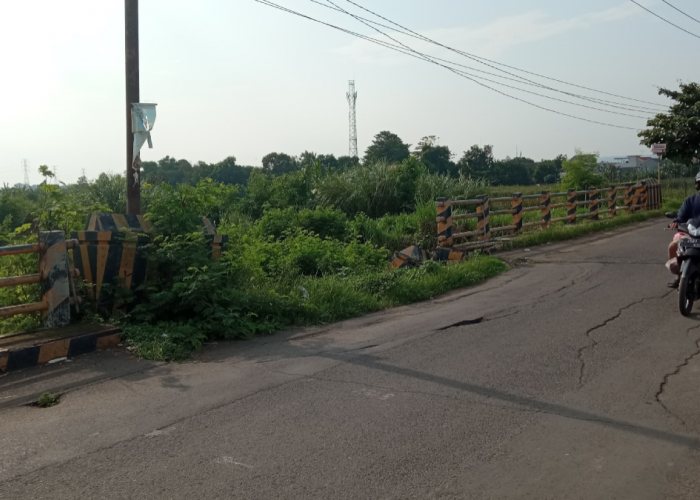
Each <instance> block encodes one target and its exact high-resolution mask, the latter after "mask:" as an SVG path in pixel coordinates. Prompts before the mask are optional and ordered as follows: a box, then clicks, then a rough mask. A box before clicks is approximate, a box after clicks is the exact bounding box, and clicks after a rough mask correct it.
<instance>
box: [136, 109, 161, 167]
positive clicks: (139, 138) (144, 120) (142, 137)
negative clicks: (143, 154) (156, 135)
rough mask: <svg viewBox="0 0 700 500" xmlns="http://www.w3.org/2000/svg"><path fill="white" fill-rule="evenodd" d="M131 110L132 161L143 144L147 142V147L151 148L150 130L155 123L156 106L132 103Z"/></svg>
mask: <svg viewBox="0 0 700 500" xmlns="http://www.w3.org/2000/svg"><path fill="white" fill-rule="evenodd" d="M132 106H133V107H132V108H131V131H132V132H133V133H134V157H133V158H132V160H131V161H134V160H135V159H136V157H137V156H138V155H139V152H140V151H141V148H142V147H143V145H144V143H145V142H146V141H148V147H149V148H151V149H152V148H153V142H152V141H151V130H153V124H154V123H155V121H156V106H157V104H146V103H133V104H132Z"/></svg>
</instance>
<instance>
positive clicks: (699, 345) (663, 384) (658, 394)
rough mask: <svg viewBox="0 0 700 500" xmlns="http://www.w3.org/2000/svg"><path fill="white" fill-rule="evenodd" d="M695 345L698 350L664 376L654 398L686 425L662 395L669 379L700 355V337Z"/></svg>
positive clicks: (695, 327) (687, 331)
mask: <svg viewBox="0 0 700 500" xmlns="http://www.w3.org/2000/svg"><path fill="white" fill-rule="evenodd" d="M698 328H700V326H694V327H692V328H688V330H686V332H685V334H686V335H689V334H690V332H691V331H693V330H697V329H698ZM695 347H696V350H695V351H694V352H693V353H691V354H690V356H688V357H687V358H685V360H683V362H682V363H681V364H679V365H678V366H676V369H675V370H674V371H672V372H670V373H667V374H665V375H664V378H663V380H662V381H661V384H659V390H658V391H656V394H655V395H654V399H656V402H657V403H659V405H661V407H662V408H663V409H664V411H666V413H668V414H669V415H671V416H672V417H674V418H676V419H677V420H678V421H679V422H680V423H681V424H683V425H685V420H683V419H682V418H681V417H680V416H678V415H676V414H675V413H674V412H672V411H671V410H670V409H669V408H668V407H667V406H666V405H665V404H664V402H663V401H662V400H661V396H662V395H663V393H664V390H665V389H666V386H667V385H668V381H669V380H670V379H671V377H673V376H675V375H678V374H679V373H680V372H681V370H682V369H683V368H684V367H686V366H688V365H689V364H690V362H691V361H692V360H693V358H694V357H696V356H698V355H700V338H698V339H696V340H695Z"/></svg>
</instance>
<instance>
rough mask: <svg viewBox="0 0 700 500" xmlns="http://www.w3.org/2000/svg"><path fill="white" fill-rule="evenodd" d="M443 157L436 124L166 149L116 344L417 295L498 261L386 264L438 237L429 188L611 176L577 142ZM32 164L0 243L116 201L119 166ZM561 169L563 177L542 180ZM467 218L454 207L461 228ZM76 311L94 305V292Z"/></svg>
mask: <svg viewBox="0 0 700 500" xmlns="http://www.w3.org/2000/svg"><path fill="white" fill-rule="evenodd" d="M453 159H454V155H453V153H452V152H451V151H450V149H449V148H448V147H447V146H441V145H439V144H438V139H437V138H435V137H433V136H427V137H424V138H423V139H422V140H421V141H420V142H419V144H418V146H417V147H416V148H415V149H414V150H413V152H411V150H410V146H409V145H408V144H406V143H404V142H403V141H401V139H400V138H398V136H396V135H395V134H392V133H390V132H381V133H380V134H378V135H377V136H376V138H375V141H374V143H373V144H372V145H371V146H370V147H369V148H368V150H367V152H366V154H365V161H363V162H362V163H360V162H359V159H358V158H350V157H340V158H335V157H334V156H333V155H319V154H316V153H312V152H308V151H306V152H304V153H302V154H301V155H300V156H299V157H293V156H290V155H286V154H283V153H271V154H269V155H267V156H265V158H264V159H263V168H253V167H246V166H239V165H237V163H236V159H235V158H234V157H233V156H230V157H228V158H226V159H225V160H223V161H221V162H219V163H216V164H206V163H204V162H198V163H196V164H190V163H189V162H187V161H184V160H177V159H174V158H170V157H166V158H163V159H162V160H160V161H158V162H145V163H144V165H143V169H144V175H143V178H144V179H145V182H144V183H143V184H142V195H143V208H144V212H145V214H146V217H147V218H148V219H150V220H151V221H152V222H153V224H154V226H155V228H156V230H157V235H158V236H157V237H155V238H153V239H152V242H151V244H149V245H148V246H147V247H146V248H145V252H146V253H147V256H148V262H149V266H150V269H151V272H149V274H148V276H149V278H148V281H147V282H146V283H144V284H143V285H142V286H141V287H140V288H139V289H138V290H136V292H135V293H133V294H132V293H126V292H125V291H124V290H118V301H119V303H120V304H124V305H126V306H127V307H126V309H125V310H128V314H122V315H121V316H119V317H115V318H109V321H118V322H120V324H121V325H122V327H123V330H124V342H125V343H126V344H127V345H128V346H130V348H131V349H132V350H134V351H135V352H137V353H138V354H140V355H141V356H144V357H147V358H152V359H160V360H176V359H182V358H184V357H186V356H187V355H188V354H189V353H190V352H191V351H192V350H194V349H198V348H200V347H201V345H202V344H203V343H204V342H205V341H207V340H209V339H215V338H223V339H239V338H249V337H252V336H254V335H259V334H265V333H268V332H271V331H274V330H277V329H279V328H283V327H286V326H290V325H307V324H318V323H328V322H332V321H337V320H341V319H345V318H350V317H353V316H357V315H361V314H364V313H367V312H370V311H377V310H381V309H382V308H385V307H390V306H395V305H401V304H408V303H410V302H413V301H416V300H423V299H426V298H430V297H432V296H434V295H437V294H440V293H444V292H446V291H448V290H451V289H454V288H457V287H462V286H468V285H473V284H476V283H479V282H481V281H483V280H485V279H487V278H489V277H491V276H494V275H495V274H498V273H499V272H501V271H503V270H504V269H506V266H505V265H504V264H503V263H502V262H500V261H499V260H496V259H493V258H490V257H486V256H472V257H471V258H469V259H468V260H467V261H466V262H464V263H462V264H460V265H454V266H441V265H438V264H436V263H433V262H429V263H427V264H426V265H424V266H422V267H421V268H419V269H398V270H397V269H389V268H388V260H389V258H390V257H391V256H392V255H393V252H396V251H399V250H401V249H403V248H405V247H407V246H410V245H419V246H421V247H422V248H425V249H429V250H432V249H434V248H436V246H437V223H436V220H435V217H436V214H435V204H434V202H435V199H436V198H438V197H449V198H451V199H470V198H474V197H476V196H477V195H479V194H489V195H491V196H492V197H500V196H504V197H506V196H510V195H511V194H512V193H513V192H523V193H525V194H532V193H539V192H540V191H542V190H544V189H549V190H551V191H553V192H554V191H557V190H562V189H564V186H572V187H575V188H579V187H589V186H590V185H599V184H604V183H606V182H608V180H606V178H605V177H603V175H604V174H603V173H601V172H600V167H599V165H598V164H597V161H596V156H595V155H590V154H588V155H587V154H584V153H581V152H577V154H576V156H575V157H573V158H571V159H568V158H567V157H566V156H563V155H560V156H559V157H557V158H555V159H552V160H545V161H541V162H534V161H533V160H530V159H527V158H522V157H519V158H514V159H506V160H501V161H498V160H494V158H493V150H492V148H491V147H490V146H484V147H479V146H474V147H472V148H471V149H470V150H469V151H467V152H465V153H464V155H463V156H462V157H461V158H460V159H459V160H458V161H457V162H454V161H453ZM40 171H41V173H42V175H43V177H44V181H43V182H42V183H41V184H40V185H39V186H37V187H34V188H30V187H26V186H15V187H9V186H5V187H4V188H3V189H1V190H0V221H2V222H1V223H0V244H2V245H14V244H21V243H28V242H36V241H37V233H38V231H39V230H50V229H61V230H63V231H66V232H70V231H74V230H82V229H83V228H84V225H85V221H86V220H87V218H88V215H89V214H90V213H92V212H114V213H123V212H124V211H125V198H126V193H125V185H126V182H125V179H124V177H123V176H121V175H118V174H101V175H100V176H99V177H98V178H97V179H94V180H92V181H89V180H88V179H86V178H81V179H79V181H78V182H77V183H76V184H72V185H62V186H57V185H55V184H54V181H53V173H52V172H51V171H50V170H49V169H48V168H46V167H43V166H42V167H41V169H40ZM669 171H670V170H669ZM562 172H564V176H563V177H564V178H563V181H562V183H563V184H564V186H562V185H555V184H553V183H556V182H557V181H558V180H559V177H560V175H561V174H562ZM630 180H636V179H630ZM535 181H537V182H540V183H541V182H549V183H550V184H548V185H545V184H542V185H535V184H534V182H535ZM691 189H692V184H691ZM529 201H532V200H529ZM533 202H534V201H533ZM558 210H565V209H558ZM582 210H583V208H582ZM558 216H560V214H559V213H558V212H555V213H553V217H558ZM201 217H208V218H211V219H212V220H213V222H214V223H215V224H216V225H217V227H218V229H219V232H220V233H221V234H227V235H229V247H228V251H226V252H224V254H223V256H222V258H221V259H218V260H213V259H211V258H210V257H209V256H208V253H207V252H206V251H205V248H206V247H205V245H206V243H205V240H204V235H203V234H202V232H201V226H200V218H201ZM509 217H510V216H508V215H496V216H493V217H492V219H491V223H492V226H494V227H497V226H504V225H509V224H510V218H509ZM634 217H642V216H641V215H640V216H636V215H635V216H634ZM634 217H633V218H629V219H627V218H626V217H620V219H619V222H618V221H614V222H610V223H607V222H606V223H605V224H603V223H594V224H580V225H577V226H575V228H564V229H556V230H555V229H553V230H549V231H539V230H533V231H532V232H530V233H528V234H526V235H523V236H520V237H519V238H517V239H516V240H513V241H514V242H513V243H512V245H513V246H517V245H525V244H527V245H530V244H533V243H536V242H538V241H544V240H545V239H547V241H550V240H554V239H560V238H564V237H569V236H571V235H574V234H575V235H578V234H582V233H584V232H588V231H591V230H595V228H597V227H613V226H608V225H606V224H612V225H617V224H622V223H623V222H624V221H625V220H627V221H633V220H637V219H636V218H634ZM537 218H539V213H538V212H525V213H524V221H525V222H530V221H534V220H537ZM475 223H476V221H475V220H473V219H470V220H467V221H460V222H459V223H456V227H457V228H460V227H465V228H466V227H470V228H471V226H472V225H474V224H475ZM545 233H546V234H551V236H544V235H545ZM34 272H36V256H32V255H20V256H12V257H5V258H3V259H0V277H5V276H14V275H23V274H31V273H34ZM111 285H112V286H114V284H111ZM38 299H39V290H38V287H37V286H36V285H28V286H20V287H10V288H2V289H0V307H1V306H8V305H15V304H20V303H26V302H34V301H37V300H38ZM85 310H88V311H89V310H91V307H90V305H89V304H86V307H83V308H81V311H85ZM83 314H84V313H83ZM38 325H39V316H38V315H22V316H17V317H14V318H11V319H9V320H6V321H3V322H2V324H0V333H8V332H14V331H20V330H26V329H29V328H32V327H35V326H38Z"/></svg>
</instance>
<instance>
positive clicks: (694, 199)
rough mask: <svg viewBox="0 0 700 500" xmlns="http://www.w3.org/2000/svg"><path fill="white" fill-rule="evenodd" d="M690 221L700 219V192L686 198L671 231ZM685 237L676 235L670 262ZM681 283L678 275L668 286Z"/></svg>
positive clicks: (699, 179)
mask: <svg viewBox="0 0 700 500" xmlns="http://www.w3.org/2000/svg"><path fill="white" fill-rule="evenodd" d="M695 190H696V191H700V172H698V175H696V176H695ZM690 219H700V192H699V193H697V194H694V195H693V196H689V197H688V198H686V200H685V201H684V202H683V205H681V209H680V210H679V211H678V215H677V216H676V218H675V220H674V221H673V222H672V223H671V225H670V227H671V229H678V224H685V223H686V222H688V221H689V220H690ZM684 236H686V235H685V234H683V233H676V235H675V236H674V237H673V242H672V243H671V244H670V245H669V246H668V260H673V259H675V258H676V257H677V256H678V244H679V242H680V240H681V239H682V238H683V237H684ZM680 281H681V276H680V274H678V275H677V276H676V279H675V280H674V281H672V282H671V283H669V284H668V286H669V287H671V288H678V284H679V283H680Z"/></svg>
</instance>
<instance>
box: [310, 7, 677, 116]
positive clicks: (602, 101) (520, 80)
mask: <svg viewBox="0 0 700 500" xmlns="http://www.w3.org/2000/svg"><path fill="white" fill-rule="evenodd" d="M309 1H310V2H313V3H315V4H318V5H320V6H322V7H325V8H327V9H330V10H334V11H337V12H342V13H346V14H349V13H347V12H346V11H345V10H343V9H341V8H338V7H335V6H330V5H326V4H325V3H322V2H319V1H318V0H309ZM348 2H350V0H348ZM350 3H352V4H353V5H355V6H357V7H359V8H361V9H363V10H365V11H367V12H370V13H372V14H373V15H375V16H377V17H379V18H381V19H384V20H386V21H387V22H390V23H392V24H394V25H395V26H398V27H399V28H400V29H396V27H392V26H387V25H385V24H382V23H380V22H377V21H374V20H371V19H367V18H366V17H362V16H356V15H355V14H349V15H351V16H352V17H354V18H355V19H357V20H362V21H367V22H369V23H372V24H374V25H376V26H381V27H382V28H387V29H391V30H393V31H396V32H398V33H401V34H402V35H405V36H409V37H412V38H416V39H418V40H421V41H424V42H428V43H431V44H433V45H437V46H439V47H443V48H445V49H448V50H450V51H452V52H455V53H457V54H459V55H461V56H463V57H466V58H467V59H471V60H473V61H475V62H478V63H479V64H483V65H485V66H487V67H489V68H493V69H495V70H496V71H500V72H502V73H505V74H507V75H510V76H513V77H514V78H516V79H515V80H513V79H511V78H508V77H505V76H502V75H497V74H494V73H490V72H488V71H484V70H481V69H477V68H473V67H471V66H464V65H462V64H459V63H455V62H453V61H448V60H446V59H441V58H439V57H435V56H431V57H432V58H433V59H435V60H438V61H443V62H447V63H449V64H453V65H455V66H460V67H463V68H467V69H470V70H472V71H478V72H479V73H484V74H487V75H491V76H495V77H497V78H503V79H505V80H513V81H516V82H518V83H524V84H525V85H532V86H536V87H541V88H544V89H547V90H551V91H553V92H559V93H561V94H566V95H569V96H571V97H575V98H577V99H583V100H586V101H590V102H593V103H596V104H602V105H604V106H609V107H611V108H618V109H624V110H627V111H636V112H639V111H640V110H641V111H644V112H646V111H651V112H653V113H658V112H659V111H660V110H659V109H652V108H648V107H645V106H638V105H636V104H626V103H619V102H616V101H608V100H605V99H600V98H597V97H588V96H584V95H580V94H575V93H572V92H566V91H564V90H559V89H555V88H553V87H548V86H546V85H543V84H541V83H539V82H536V81H534V80H530V79H528V78H525V77H523V76H520V75H516V74H514V73H511V72H509V71H505V70H503V69H501V68H498V67H495V66H492V65H491V64H487V63H486V62H484V61H488V62H491V63H493V64H497V65H500V66H504V67H507V68H511V69H514V70H517V71H521V72H523V73H527V74H531V75H534V76H538V77H540V78H545V79H549V80H552V81H556V82H559V83H563V84H565V85H572V86H574V87H578V88H583V89H586V90H590V91H592V92H599V93H602V94H606V95H611V96H614V97H619V98H622V99H627V100H631V101H635V102H642V103H646V104H651V105H653V106H658V107H659V108H664V109H667V108H668V106H665V105H662V104H656V103H652V102H648V101H640V100H639V99H633V98H630V97H625V96H619V95H617V94H611V93H609V92H604V91H600V90H596V89H590V88H589V87H584V86H581V85H577V84H574V83H569V82H565V81H562V80H557V79H555V78H550V77H547V76H544V75H539V74H537V73H532V72H529V71H526V70H523V69H519V68H515V67H514V66H508V65H507V64H503V63H499V62H496V61H492V60H490V59H486V58H483V57H480V56H477V55H475V54H470V53H468V52H464V51H461V50H458V49H454V48H452V47H449V46H447V45H444V44H441V43H439V42H436V41H434V40H431V39H430V38H427V37H425V36H423V35H421V34H419V33H416V32H414V31H411V30H410V29H408V28H405V27H403V26H401V25H400V24H397V23H394V22H393V21H391V20H388V19H387V18H385V17H383V16H381V15H379V14H376V13H374V12H373V11H371V10H369V9H366V8H365V7H362V6H361V5H359V4H357V3H355V2H350ZM403 30H407V31H403ZM399 43H400V42H399ZM402 45H403V44H402ZM623 106H624V107H623ZM634 108H637V109H634Z"/></svg>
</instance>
